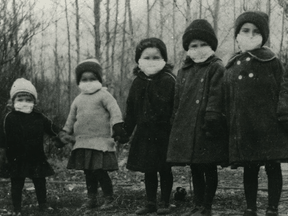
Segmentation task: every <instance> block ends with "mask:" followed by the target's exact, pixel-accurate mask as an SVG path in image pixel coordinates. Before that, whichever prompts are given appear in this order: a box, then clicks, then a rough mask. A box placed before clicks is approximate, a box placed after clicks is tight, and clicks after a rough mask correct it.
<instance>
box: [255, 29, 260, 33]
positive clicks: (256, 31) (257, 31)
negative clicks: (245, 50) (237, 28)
mask: <svg viewBox="0 0 288 216" xmlns="http://www.w3.org/2000/svg"><path fill="white" fill-rule="evenodd" d="M253 33H254V34H261V33H260V31H259V29H254V31H253Z"/></svg>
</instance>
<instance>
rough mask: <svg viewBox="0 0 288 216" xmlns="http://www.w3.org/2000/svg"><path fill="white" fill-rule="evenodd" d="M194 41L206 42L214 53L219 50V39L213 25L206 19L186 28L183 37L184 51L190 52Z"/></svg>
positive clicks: (195, 21) (198, 20) (196, 21)
mask: <svg viewBox="0 0 288 216" xmlns="http://www.w3.org/2000/svg"><path fill="white" fill-rule="evenodd" d="M194 39H198V40H202V41H205V42H206V43H208V44H209V46H211V48H212V50H214V51H215V50H216V49H217V46H218V39H217V37H216V35H215V32H214V29H213V28H212V26H211V24H210V23H209V22H208V21H207V20H205V19H196V20H194V21H193V22H192V23H191V24H190V25H189V26H188V27H187V28H186V30H185V32H184V35H183V37H182V43H183V48H184V50H186V51H188V49H189V48H188V47H189V44H190V43H191V41H192V40H194Z"/></svg>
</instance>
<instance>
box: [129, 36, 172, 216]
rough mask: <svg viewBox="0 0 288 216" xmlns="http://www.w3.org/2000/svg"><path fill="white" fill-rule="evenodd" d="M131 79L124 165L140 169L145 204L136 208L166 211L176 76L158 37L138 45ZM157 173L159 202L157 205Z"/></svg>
mask: <svg viewBox="0 0 288 216" xmlns="http://www.w3.org/2000/svg"><path fill="white" fill-rule="evenodd" d="M135 61H136V63H137V64H138V65H137V66H136V67H135V68H134V74H135V75H136V78H135V79H134V81H133V83H132V86H131V88H130V91H129V95H128V98H127V108H126V117H125V123H124V125H125V129H126V132H127V134H128V136H131V135H132V133H133V131H134V129H135V134H134V136H133V139H132V141H131V148H130V152H129V156H128V161H127V168H128V169H130V170H133V171H140V172H143V173H144V175H145V188H146V195H147V204H146V205H145V206H144V207H143V208H141V209H139V210H137V211H136V214H138V215H143V214H147V213H151V212H156V211H157V214H168V213H169V212H170V208H169V207H170V204H169V200H170V194H171V190H172V186H173V175H172V172H171V167H170V165H169V164H167V163H166V153H167V146H168V139H169V134H170V129H171V124H170V117H171V114H172V108H173V97H174V85H175V77H174V75H173V74H172V72H171V70H172V67H171V66H170V65H169V64H167V50H166V45H165V44H164V43H163V41H161V40H160V39H158V38H147V39H144V40H142V41H140V43H139V44H138V45H137V47H136V55H135ZM157 172H159V174H160V187H161V202H160V204H159V208H158V210H157V208H156V196H157V187H158V178H157Z"/></svg>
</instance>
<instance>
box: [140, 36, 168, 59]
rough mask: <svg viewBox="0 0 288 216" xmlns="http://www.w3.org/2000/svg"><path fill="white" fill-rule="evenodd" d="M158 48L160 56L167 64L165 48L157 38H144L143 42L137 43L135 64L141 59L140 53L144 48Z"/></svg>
mask: <svg viewBox="0 0 288 216" xmlns="http://www.w3.org/2000/svg"><path fill="white" fill-rule="evenodd" d="M148 47H150V48H153V47H155V48H158V49H159V50H160V52H161V55H162V57H163V59H164V61H165V62H167V60H168V58H167V48H166V45H165V43H164V42H163V41H162V40H160V39H159V38H154V37H152V38H146V39H144V40H141V41H140V42H139V44H138V45H137V47H136V52H135V61H136V63H138V60H139V59H140V57H141V54H142V52H143V51H144V50H145V49H146V48H148Z"/></svg>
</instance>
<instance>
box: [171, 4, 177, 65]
mask: <svg viewBox="0 0 288 216" xmlns="http://www.w3.org/2000/svg"><path fill="white" fill-rule="evenodd" d="M172 1H173V11H172V26H173V44H174V46H173V57H174V58H173V59H174V64H176V46H175V44H176V18H175V14H176V0H172Z"/></svg>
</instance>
